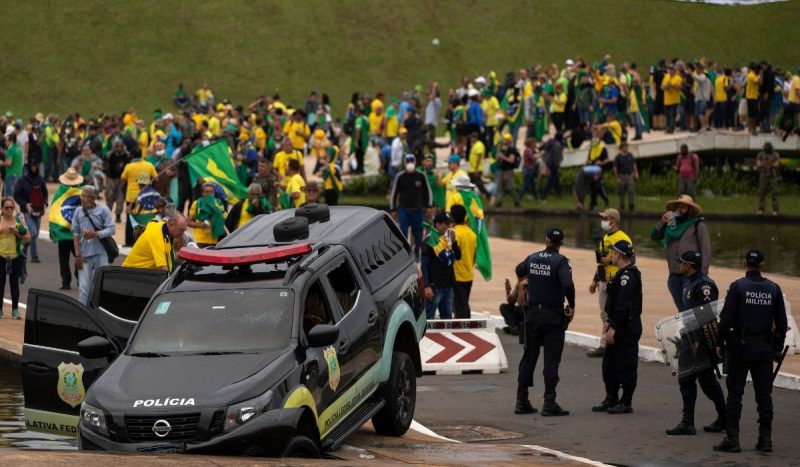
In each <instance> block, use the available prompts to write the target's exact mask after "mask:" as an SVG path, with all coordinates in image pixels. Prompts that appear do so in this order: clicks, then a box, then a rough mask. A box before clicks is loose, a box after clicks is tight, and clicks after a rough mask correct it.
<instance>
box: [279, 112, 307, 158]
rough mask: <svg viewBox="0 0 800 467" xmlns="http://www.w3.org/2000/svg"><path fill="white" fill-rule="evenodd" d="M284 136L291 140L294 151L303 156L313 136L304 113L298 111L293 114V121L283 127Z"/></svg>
mask: <svg viewBox="0 0 800 467" xmlns="http://www.w3.org/2000/svg"><path fill="white" fill-rule="evenodd" d="M283 134H284V135H286V136H288V137H289V138H290V139H291V141H292V147H293V148H294V150H295V151H300V154H303V151H304V150H305V148H306V140H308V137H309V136H311V128H309V126H308V123H306V121H305V118H304V117H303V112H301V111H299V110H296V111H295V112H294V113H293V114H292V119H291V120H289V121H288V122H286V124H285V125H284V126H283Z"/></svg>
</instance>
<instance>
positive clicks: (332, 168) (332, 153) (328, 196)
mask: <svg viewBox="0 0 800 467" xmlns="http://www.w3.org/2000/svg"><path fill="white" fill-rule="evenodd" d="M318 157H319V158H318V160H317V165H316V167H314V173H315V174H316V175H317V176H318V177H321V178H322V189H323V190H324V192H325V204H327V205H328V206H336V205H337V204H339V194H340V193H341V192H342V189H343V188H344V185H342V167H341V162H340V161H339V147H338V146H336V145H335V144H332V145H330V146H328V148H327V149H326V150H325V151H324V152H322V153H320V154H319V156H318Z"/></svg>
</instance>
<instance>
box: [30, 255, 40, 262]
mask: <svg viewBox="0 0 800 467" xmlns="http://www.w3.org/2000/svg"><path fill="white" fill-rule="evenodd" d="M31 263H41V261H40V260H39V257H38V256H31Z"/></svg>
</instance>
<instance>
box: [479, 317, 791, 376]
mask: <svg viewBox="0 0 800 467" xmlns="http://www.w3.org/2000/svg"><path fill="white" fill-rule="evenodd" d="M486 315H489V316H488V317H487V316H486ZM472 318H473V319H476V318H478V319H488V320H489V323H490V324H492V325H494V327H495V328H497V329H503V328H504V327H505V325H506V323H505V321H504V320H503V317H502V316H497V315H493V314H491V313H489V312H488V311H484V312H474V311H473V312H472ZM564 342H565V343H567V344H572V345H577V346H578V347H584V348H589V349H594V348H597V347H598V346H599V345H600V337H598V336H593V335H591V334H584V333H582V332H577V331H567V332H566V337H565V339H564ZM639 359H640V360H642V361H645V362H654V363H661V364H662V365H663V364H664V359H663V358H662V356H661V350H660V349H657V348H655V347H650V346H647V345H640V346H639ZM747 380H748V381H750V380H751V378H750V376H748V377H747ZM772 385H773V386H775V387H778V388H783V389H788V390H790V391H800V376H798V375H793V374H791V373H784V372H780V373H778V376H777V377H775V381H774V382H773V383H772Z"/></svg>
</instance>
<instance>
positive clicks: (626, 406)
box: [606, 402, 633, 415]
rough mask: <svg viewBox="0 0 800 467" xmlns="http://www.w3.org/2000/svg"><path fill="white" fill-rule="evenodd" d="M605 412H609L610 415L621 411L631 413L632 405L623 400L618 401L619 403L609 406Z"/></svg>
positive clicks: (621, 412)
mask: <svg viewBox="0 0 800 467" xmlns="http://www.w3.org/2000/svg"><path fill="white" fill-rule="evenodd" d="M606 413H610V414H612V415H618V414H623V413H633V407H631V405H630V404H626V403H625V402H620V403H619V404H617V405H615V406H613V407H609V408H608V410H606Z"/></svg>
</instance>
